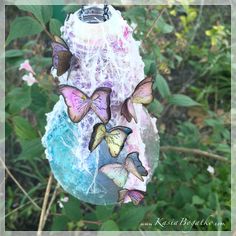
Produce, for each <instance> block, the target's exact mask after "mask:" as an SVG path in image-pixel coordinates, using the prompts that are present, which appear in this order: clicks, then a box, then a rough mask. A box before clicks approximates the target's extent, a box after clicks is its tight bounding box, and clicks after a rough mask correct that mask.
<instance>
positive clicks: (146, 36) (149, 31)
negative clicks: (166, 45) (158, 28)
mask: <svg viewBox="0 0 236 236" xmlns="http://www.w3.org/2000/svg"><path fill="white" fill-rule="evenodd" d="M165 10H166V8H163V9H162V10H161V12H160V14H159V15H158V16H157V18H156V19H155V20H154V21H153V23H152V25H151V27H150V29H149V30H148V32H147V34H146V35H145V37H144V39H147V38H148V37H149V35H150V34H151V32H152V31H153V29H154V27H155V24H156V23H157V21H158V20H159V19H160V17H161V16H162V14H163V12H164V11H165Z"/></svg>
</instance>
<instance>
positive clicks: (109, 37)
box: [42, 6, 159, 205]
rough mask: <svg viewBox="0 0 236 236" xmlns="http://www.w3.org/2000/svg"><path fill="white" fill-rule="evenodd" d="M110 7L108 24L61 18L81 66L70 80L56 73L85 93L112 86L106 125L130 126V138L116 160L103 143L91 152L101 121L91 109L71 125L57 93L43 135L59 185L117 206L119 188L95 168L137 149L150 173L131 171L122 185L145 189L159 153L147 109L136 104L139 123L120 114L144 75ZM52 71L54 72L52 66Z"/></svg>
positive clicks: (118, 16)
mask: <svg viewBox="0 0 236 236" xmlns="http://www.w3.org/2000/svg"><path fill="white" fill-rule="evenodd" d="M109 9H110V11H111V14H112V17H111V18H110V19H109V20H108V21H106V22H102V23H98V24H89V23H85V22H82V21H80V20H79V18H78V12H75V13H74V14H71V15H70V17H69V19H67V20H66V21H65V23H64V26H63V27H62V28H61V32H62V38H63V39H64V40H65V41H66V42H67V44H68V46H69V48H70V51H71V52H72V53H73V54H74V55H76V56H77V57H78V58H79V59H80V63H79V64H80V65H79V68H78V67H75V68H74V69H73V71H72V72H71V75H70V78H69V80H68V81H67V73H65V74H64V75H62V76H60V77H59V81H60V84H69V85H72V86H75V87H77V88H79V89H81V90H82V91H84V92H85V93H87V95H89V96H90V95H91V94H92V92H93V91H94V90H95V89H96V88H97V87H100V86H105V87H110V88H111V89H112V94H111V112H112V117H111V120H110V122H109V123H108V125H107V128H109V127H113V126H117V125H124V126H128V127H130V128H131V129H132V130H133V133H132V134H131V135H129V136H128V139H127V141H126V143H125V146H124V148H123V150H122V151H121V153H120V155H119V156H118V158H112V157H111V156H110V154H109V152H108V148H107V145H106V143H105V141H103V142H102V143H101V144H100V145H99V147H98V148H97V149H96V150H94V151H93V152H92V153H90V151H89V150H88V143H89V140H90V136H91V133H92V129H93V126H94V125H95V124H96V123H98V122H100V120H99V119H98V117H97V116H96V115H95V114H94V113H93V112H92V111H91V112H89V113H88V114H87V115H86V116H85V118H84V119H83V120H82V121H81V122H80V123H78V124H75V123H72V122H71V121H70V119H69V117H68V115H67V107H66V105H65V103H64V99H63V98H62V97H60V99H59V101H58V102H57V103H56V105H55V106H54V108H53V111H52V112H50V113H49V114H47V126H46V132H45V135H44V137H43V139H42V142H43V145H44V146H45V148H46V156H47V158H48V160H49V163H50V166H51V168H52V171H53V173H54V175H55V178H56V179H57V180H58V182H59V183H60V185H61V186H62V187H63V188H64V189H65V190H66V191H67V192H69V193H71V194H72V195H74V196H75V197H77V198H79V199H81V200H83V201H86V202H89V203H92V204H97V205H107V204H115V203H116V202H117V199H118V191H119V190H120V189H119V188H118V187H117V186H116V185H115V184H114V183H113V182H112V181H111V180H110V179H109V178H107V177H106V176H105V175H104V174H102V173H101V172H100V171H99V167H100V166H102V165H104V164H108V163H114V162H119V163H123V161H124V159H125V157H126V155H127V154H128V153H129V152H132V151H138V152H139V154H140V156H139V157H140V160H141V161H142V163H143V165H144V167H145V168H146V169H147V171H148V172H149V174H148V176H147V177H144V182H141V181H140V180H139V179H137V178H136V177H134V176H133V175H131V174H130V175H129V177H128V180H127V182H126V184H125V186H124V188H127V189H139V190H142V191H146V185H147V183H148V182H149V181H150V180H151V176H152V174H153V171H154V169H155V168H156V166H157V161H158V155H159V137H158V132H157V129H156V119H155V118H152V117H151V116H150V115H149V114H148V112H147V110H146V108H145V107H143V106H142V105H135V110H136V113H137V117H138V123H137V124H136V123H135V122H134V121H132V122H131V123H128V122H126V120H125V119H124V118H123V117H121V116H120V108H121V104H122V102H123V101H124V100H125V99H126V98H127V97H129V96H130V95H131V94H132V92H133V90H134V88H135V86H136V85H137V84H138V83H139V82H140V81H141V80H143V79H144V78H145V75H144V63H143V61H142V59H141V57H140V55H139V42H136V41H135V40H134V39H133V37H132V29H131V28H130V27H129V25H128V24H127V22H126V21H125V20H123V18H122V17H121V14H120V12H119V11H116V10H115V9H114V8H112V7H111V6H109ZM52 74H53V75H54V76H55V75H56V71H55V70H54V69H52ZM127 201H128V200H127Z"/></svg>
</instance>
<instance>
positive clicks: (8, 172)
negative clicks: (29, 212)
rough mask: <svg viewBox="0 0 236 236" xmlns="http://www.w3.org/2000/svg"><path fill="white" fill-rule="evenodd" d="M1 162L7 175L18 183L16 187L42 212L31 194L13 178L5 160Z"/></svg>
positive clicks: (0, 160)
mask: <svg viewBox="0 0 236 236" xmlns="http://www.w3.org/2000/svg"><path fill="white" fill-rule="evenodd" d="M0 162H1V163H2V165H3V167H4V168H5V170H6V172H7V174H8V175H9V176H10V177H11V178H12V180H13V181H14V182H15V183H16V185H17V186H18V187H19V189H20V190H21V191H22V192H23V193H24V195H25V196H26V197H27V198H28V199H29V200H30V202H31V203H32V204H33V205H34V206H35V207H36V208H37V209H39V210H41V208H40V206H39V205H38V204H37V203H35V201H34V200H33V199H32V198H31V197H30V196H29V194H28V193H27V192H26V190H25V189H24V188H23V187H22V186H21V184H20V183H19V182H18V181H17V179H16V178H15V177H14V176H13V174H12V173H11V172H10V170H9V169H8V167H7V166H6V165H5V163H4V162H3V160H2V159H1V158H0Z"/></svg>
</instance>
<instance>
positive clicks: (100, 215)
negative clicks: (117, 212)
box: [96, 205, 114, 221]
mask: <svg viewBox="0 0 236 236" xmlns="http://www.w3.org/2000/svg"><path fill="white" fill-rule="evenodd" d="M113 208H114V207H113V206H109V205H108V206H97V207H96V217H97V219H99V220H100V221H105V220H107V219H109V217H110V216H111V214H112V212H113Z"/></svg>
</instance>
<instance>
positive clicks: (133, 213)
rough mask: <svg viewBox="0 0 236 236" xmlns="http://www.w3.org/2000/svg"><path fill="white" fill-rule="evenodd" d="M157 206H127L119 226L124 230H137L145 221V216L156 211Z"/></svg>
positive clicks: (124, 208)
mask: <svg viewBox="0 0 236 236" xmlns="http://www.w3.org/2000/svg"><path fill="white" fill-rule="evenodd" d="M155 208H156V205H150V206H145V207H143V206H140V207H133V205H131V206H130V205H127V206H126V207H123V208H122V209H121V212H120V219H119V226H120V228H122V230H135V229H137V227H138V225H139V224H140V222H141V221H142V220H143V219H144V217H145V214H146V213H147V212H149V211H154V210H155Z"/></svg>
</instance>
